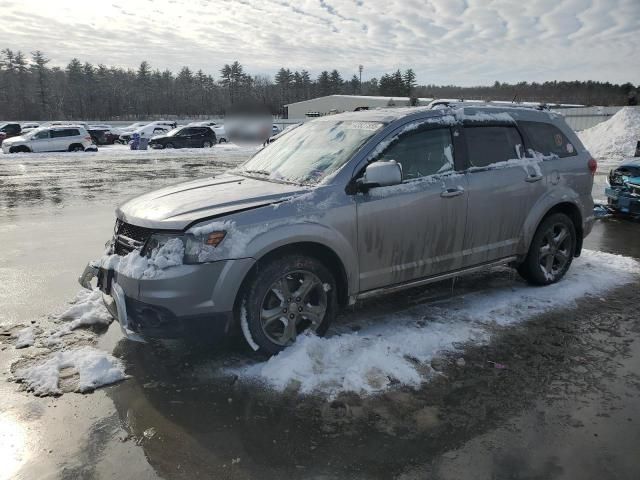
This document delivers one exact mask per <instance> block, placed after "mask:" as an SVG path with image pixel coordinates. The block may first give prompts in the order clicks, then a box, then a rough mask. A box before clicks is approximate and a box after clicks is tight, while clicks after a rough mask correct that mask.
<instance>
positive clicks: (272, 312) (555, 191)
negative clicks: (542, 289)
mask: <svg viewBox="0 0 640 480" xmlns="http://www.w3.org/2000/svg"><path fill="white" fill-rule="evenodd" d="M595 169H596V163H595V161H594V160H593V159H592V158H591V156H590V155H589V153H588V152H587V151H586V150H585V148H584V146H583V145H582V143H581V142H580V140H579V139H578V137H577V136H576V135H575V134H574V132H573V131H572V130H571V129H570V128H569V127H568V126H567V125H566V123H565V122H564V120H563V119H562V117H560V116H559V115H557V114H554V113H552V112H549V111H543V110H537V109H534V108H509V107H500V108H496V107H490V106H482V105H481V106H473V107H463V106H458V107H445V108H443V109H438V110H432V109H427V108H403V109H384V110H370V111H362V112H353V113H344V114H340V115H332V116H327V117H323V118H319V119H317V120H313V121H310V122H308V123H305V124H304V125H302V126H300V127H299V128H297V129H295V130H292V131H291V132H290V133H287V134H286V135H284V136H283V137H282V138H281V139H279V140H278V141H277V142H275V143H273V144H270V145H268V146H267V147H266V148H264V149H262V150H260V151H259V152H257V153H256V154H255V155H254V156H253V157H252V158H251V159H250V160H248V161H247V162H246V163H244V164H243V165H242V166H240V167H239V168H237V169H236V170H232V171H230V172H228V173H226V174H224V175H220V176H217V177H210V178H204V179H200V180H195V181H191V182H187V183H181V184H178V185H175V186H171V187H167V188H163V189H161V190H157V191H153V192H151V193H147V194H144V195H141V196H139V197H137V198H134V199H132V200H130V201H128V202H127V203H125V204H124V205H122V206H121V207H119V208H118V209H117V210H116V216H117V220H116V226H115V232H114V236H113V239H112V240H111V242H110V244H109V246H108V250H107V252H106V253H105V255H104V256H103V257H102V258H101V259H100V260H99V261H96V262H92V263H91V264H89V266H88V267H87V269H86V270H85V273H84V274H83V275H82V277H81V283H82V284H83V285H84V286H89V285H90V283H89V282H90V280H91V278H92V277H93V276H94V275H95V276H97V277H98V286H99V288H100V289H102V291H103V292H104V294H105V302H106V304H107V306H108V308H109V309H110V311H111V312H112V314H113V315H114V317H115V318H116V319H117V320H118V321H119V323H120V325H121V327H122V329H123V331H124V332H125V334H126V335H127V336H129V337H130V338H134V339H141V338H145V337H175V336H179V335H183V334H185V333H186V332H188V331H196V332H204V331H205V330H203V329H206V331H207V333H206V335H211V333H209V332H210V330H211V329H214V330H217V331H218V332H219V333H221V334H222V333H227V332H229V331H230V330H232V329H233V327H234V326H235V325H239V326H240V327H241V329H242V332H243V333H244V336H245V338H246V339H247V342H248V343H249V344H250V345H251V347H252V348H254V349H255V350H260V351H262V352H264V353H266V354H275V353H277V352H279V351H280V350H282V349H283V348H285V347H286V346H287V345H289V344H291V343H292V342H294V341H295V339H296V337H297V336H298V335H300V334H301V333H302V332H303V331H305V330H312V331H315V332H316V333H317V334H323V333H324V332H326V331H327V328H328V326H329V323H330V322H331V320H332V319H333V318H334V316H335V315H336V311H337V310H338V308H339V307H340V306H344V305H348V304H351V303H353V302H355V301H357V300H359V299H363V298H367V297H371V296H374V295H378V294H384V293H388V292H393V291H397V290H401V289H404V288H408V287H415V286H418V285H424V284H427V283H429V282H434V281H438V280H442V279H445V278H450V277H455V276H459V275H462V274H465V273H468V272H472V271H474V270H477V269H479V268H484V267H487V266H492V265H497V264H507V265H512V266H514V267H515V268H517V270H518V272H519V273H520V274H521V275H522V276H523V277H524V278H525V279H526V280H527V281H528V282H530V283H532V284H535V285H547V284H551V283H554V282H557V281H558V280H560V279H561V278H562V277H563V275H564V274H565V273H566V272H567V270H568V268H569V266H570V265H571V261H572V259H573V257H576V256H578V255H580V250H581V248H582V241H583V238H584V237H585V236H586V235H587V234H588V233H589V232H590V230H591V226H592V223H593V215H592V210H593V200H592V198H591V189H592V184H593V174H594V172H595ZM202 334H204V333H201V335H202Z"/></svg>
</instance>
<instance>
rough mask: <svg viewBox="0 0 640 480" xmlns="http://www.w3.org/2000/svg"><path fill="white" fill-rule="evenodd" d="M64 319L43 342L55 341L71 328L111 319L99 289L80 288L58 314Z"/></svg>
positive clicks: (51, 342)
mask: <svg viewBox="0 0 640 480" xmlns="http://www.w3.org/2000/svg"><path fill="white" fill-rule="evenodd" d="M58 319H59V320H63V321H66V322H65V323H63V324H62V327H60V328H57V329H56V330H54V331H53V332H51V333H50V335H49V337H48V338H46V339H45V343H47V344H53V343H57V342H58V341H59V339H60V337H62V336H64V335H68V334H69V333H71V331H72V330H75V329H77V328H80V327H86V326H90V325H105V326H107V325H109V324H110V323H111V322H112V321H113V319H112V318H111V315H110V314H109V312H107V309H106V308H105V306H104V303H103V302H102V292H100V290H98V289H95V290H86V289H84V288H83V289H82V290H80V291H79V292H78V293H77V294H76V298H75V299H74V300H73V301H72V305H71V306H70V307H69V308H68V309H67V310H65V311H64V312H63V313H61V314H60V315H59V316H58Z"/></svg>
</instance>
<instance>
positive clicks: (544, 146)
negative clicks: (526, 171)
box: [520, 122, 578, 158]
mask: <svg viewBox="0 0 640 480" xmlns="http://www.w3.org/2000/svg"><path fill="white" fill-rule="evenodd" d="M520 125H521V127H522V129H523V130H524V132H525V133H526V136H527V137H528V140H529V142H530V143H531V148H532V149H533V150H535V151H536V152H540V153H542V154H543V155H547V156H548V155H557V156H558V157H560V158H563V157H572V156H574V155H577V154H578V153H577V152H576V149H575V147H574V146H573V144H572V143H571V142H570V141H569V139H568V138H567V137H566V135H565V134H564V133H562V132H561V131H560V129H559V128H558V127H556V126H555V125H551V124H550V123H539V122H520Z"/></svg>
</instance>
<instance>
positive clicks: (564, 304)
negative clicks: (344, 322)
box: [232, 251, 640, 396]
mask: <svg viewBox="0 0 640 480" xmlns="http://www.w3.org/2000/svg"><path fill="white" fill-rule="evenodd" d="M639 274H640V263H639V262H637V261H636V260H633V259H631V258H627V257H623V256H619V255H613V254H608V253H602V252H594V251H583V253H582V256H581V257H580V258H576V259H575V260H574V263H573V265H572V267H571V268H570V270H569V272H568V273H567V276H566V277H565V279H564V280H562V281H561V282H560V283H558V284H556V285H550V286H546V287H532V286H528V285H526V284H525V283H523V282H514V284H512V285H509V286H505V287H502V288H496V289H492V290H490V291H482V292H475V293H469V294H466V295H461V296H457V297H455V298H452V299H450V300H448V301H446V302H440V303H432V304H423V305H419V306H416V307H410V308H409V309H406V310H404V311H402V312H398V313H396V314H392V315H386V316H380V317H379V318H373V319H370V320H371V321H369V322H367V326H366V327H365V328H363V329H362V330H360V331H359V332H355V333H345V334H339V335H334V336H330V337H328V338H319V337H316V336H313V335H304V336H302V337H299V338H298V340H297V341H296V343H295V344H294V345H292V346H291V347H289V348H287V349H286V350H284V351H283V352H281V353H280V354H279V355H277V356H275V357H272V358H271V359H269V360H268V361H266V362H263V363H258V364H254V365H250V366H246V367H240V368H238V369H232V370H234V372H233V373H236V374H238V375H240V377H242V378H245V379H247V380H258V381H260V382H263V383H265V384H266V385H267V386H270V387H272V388H274V389H276V390H283V389H285V388H287V387H288V386H289V385H292V384H295V385H298V386H299V389H300V391H301V392H302V393H312V392H314V393H322V394H328V395H329V396H333V395H336V394H338V393H340V392H346V391H351V392H357V393H359V394H371V393H375V392H380V391H384V390H385V389H388V388H390V387H391V385H392V384H397V383H399V384H403V385H408V386H412V387H417V386H419V385H420V384H421V383H422V382H424V381H426V380H428V378H427V377H426V376H425V374H424V373H420V372H421V369H420V368H419V365H425V364H428V362H430V360H431V359H432V358H433V357H434V356H437V355H439V354H441V353H443V352H447V351H455V350H456V348H457V347H459V346H460V345H461V344H464V343H468V342H475V343H483V342H487V341H488V340H489V338H490V331H491V328H490V327H491V326H493V325H500V326H507V325H512V324H516V323H519V322H524V321H526V320H527V319H530V318H532V317H534V316H536V315H539V314H541V313H543V312H545V311H548V310H552V309H553V310H558V309H561V308H570V307H572V306H574V305H575V302H576V300H578V299H579V298H581V297H584V296H586V295H601V294H603V293H604V292H606V291H608V290H611V289H613V288H616V287H618V286H621V285H624V284H627V283H630V282H632V281H634V280H635V279H637V278H638V275H639ZM423 318H424V319H425V321H424V322H422V321H420V322H419V321H418V320H421V319H423ZM368 320H369V319H368ZM422 371H424V368H423V369H422Z"/></svg>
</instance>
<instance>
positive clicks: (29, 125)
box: [20, 122, 40, 132]
mask: <svg viewBox="0 0 640 480" xmlns="http://www.w3.org/2000/svg"><path fill="white" fill-rule="evenodd" d="M20 127H21V128H22V132H26V131H29V130H33V129H34V128H38V127H40V124H39V123H35V122H28V123H23V124H21V125H20Z"/></svg>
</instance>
